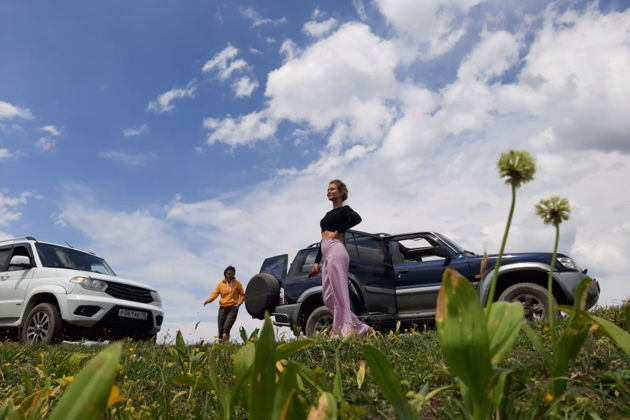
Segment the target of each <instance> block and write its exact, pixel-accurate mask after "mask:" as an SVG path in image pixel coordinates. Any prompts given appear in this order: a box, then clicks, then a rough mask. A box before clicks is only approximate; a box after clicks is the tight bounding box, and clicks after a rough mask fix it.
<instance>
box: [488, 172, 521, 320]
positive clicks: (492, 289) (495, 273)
mask: <svg viewBox="0 0 630 420" xmlns="http://www.w3.org/2000/svg"><path fill="white" fill-rule="evenodd" d="M515 204H516V187H515V186H514V185H513V184H512V204H511V205H510V212H509V213H508V219H507V223H506V225H505V232H503V240H502V241H501V248H500V249H499V256H498V257H497V260H496V262H495V264H494V270H493V274H492V282H491V283H490V292H489V293H488V300H487V301H486V302H487V305H486V319H487V318H488V317H489V316H490V309H491V307H492V302H493V301H494V292H495V289H496V288H497V279H498V278H499V267H500V266H501V261H502V260H503V251H504V250H505V244H506V243H507V238H508V233H509V232H510V226H511V225H512V215H513V214H514V206H515Z"/></svg>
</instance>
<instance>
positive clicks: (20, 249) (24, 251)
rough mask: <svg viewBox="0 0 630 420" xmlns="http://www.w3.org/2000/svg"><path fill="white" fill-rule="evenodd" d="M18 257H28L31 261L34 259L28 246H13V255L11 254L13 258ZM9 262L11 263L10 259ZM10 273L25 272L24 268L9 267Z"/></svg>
mask: <svg viewBox="0 0 630 420" xmlns="http://www.w3.org/2000/svg"><path fill="white" fill-rule="evenodd" d="M16 255H22V256H24V257H28V258H29V259H31V261H32V259H33V257H32V256H31V253H30V252H29V250H28V247H27V246H26V245H15V246H13V253H12V254H11V258H13V257H15V256H16ZM9 261H11V260H10V259H9ZM8 270H9V271H21V270H24V267H17V266H15V267H9V268H8Z"/></svg>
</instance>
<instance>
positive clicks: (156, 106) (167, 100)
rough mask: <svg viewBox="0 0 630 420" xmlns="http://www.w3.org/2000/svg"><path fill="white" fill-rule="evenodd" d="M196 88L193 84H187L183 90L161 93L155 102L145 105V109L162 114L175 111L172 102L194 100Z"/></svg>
mask: <svg viewBox="0 0 630 420" xmlns="http://www.w3.org/2000/svg"><path fill="white" fill-rule="evenodd" d="M196 90H197V89H196V87H195V86H194V85H193V83H192V82H191V83H189V84H188V86H186V88H183V89H171V90H169V91H167V92H164V93H162V94H161V95H159V96H158V97H157V99H156V100H154V101H150V102H149V104H148V105H147V109H148V110H150V111H153V112H157V113H162V112H167V111H172V110H173V109H175V105H173V102H174V101H175V100H177V99H183V98H194V96H195V91H196Z"/></svg>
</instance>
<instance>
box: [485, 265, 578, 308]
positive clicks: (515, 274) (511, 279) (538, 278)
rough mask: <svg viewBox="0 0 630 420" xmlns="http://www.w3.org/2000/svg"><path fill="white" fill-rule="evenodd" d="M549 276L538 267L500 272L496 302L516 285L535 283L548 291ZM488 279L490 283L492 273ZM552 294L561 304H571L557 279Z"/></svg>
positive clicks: (546, 271) (554, 281)
mask: <svg viewBox="0 0 630 420" xmlns="http://www.w3.org/2000/svg"><path fill="white" fill-rule="evenodd" d="M548 276H549V271H548V270H544V269H540V268H537V267H535V268H534V267H533V268H529V269H515V270H509V269H508V270H504V271H502V272H499V278H498V279H497V289H496V291H495V294H494V299H495V301H496V300H498V299H499V296H501V294H502V293H503V292H505V291H506V290H507V289H508V288H510V287H512V286H514V285H515V284H519V283H534V284H537V285H538V286H541V287H543V288H545V289H547V282H548ZM487 278H488V281H490V280H491V279H492V273H490V274H489V275H488V277H487ZM488 284H489V283H488ZM488 290H489V288H488ZM552 292H553V297H554V298H555V300H556V301H557V302H558V303H559V304H561V305H566V304H570V303H571V302H569V299H568V298H567V295H566V294H565V291H564V289H562V287H561V286H560V284H559V283H558V282H557V281H556V279H553V290H552ZM486 298H487V297H486Z"/></svg>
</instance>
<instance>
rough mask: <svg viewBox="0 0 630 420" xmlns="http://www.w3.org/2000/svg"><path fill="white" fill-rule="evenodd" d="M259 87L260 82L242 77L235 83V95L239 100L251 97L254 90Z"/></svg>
mask: <svg viewBox="0 0 630 420" xmlns="http://www.w3.org/2000/svg"><path fill="white" fill-rule="evenodd" d="M257 87H258V82H257V81H256V80H253V79H251V78H249V77H247V76H245V77H241V78H240V79H238V80H237V81H236V83H234V94H235V95H236V97H237V98H242V97H245V96H251V94H252V93H253V92H254V89H256V88H257Z"/></svg>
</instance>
